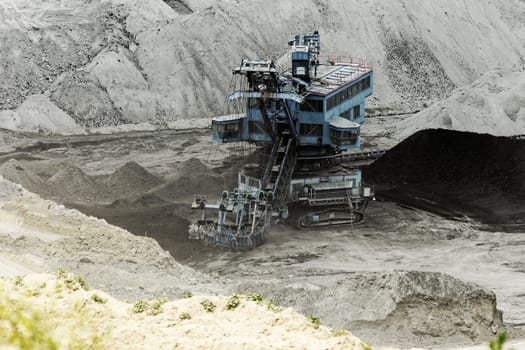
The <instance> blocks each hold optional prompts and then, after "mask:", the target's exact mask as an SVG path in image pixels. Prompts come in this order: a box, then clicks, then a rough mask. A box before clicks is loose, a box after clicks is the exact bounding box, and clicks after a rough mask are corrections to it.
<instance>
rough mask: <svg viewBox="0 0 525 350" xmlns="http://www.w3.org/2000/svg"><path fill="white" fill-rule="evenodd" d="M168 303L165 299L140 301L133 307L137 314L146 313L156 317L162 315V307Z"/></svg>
mask: <svg viewBox="0 0 525 350" xmlns="http://www.w3.org/2000/svg"><path fill="white" fill-rule="evenodd" d="M167 301H168V300H167V299H165V298H162V299H154V300H150V301H146V300H139V301H137V302H136V303H135V304H134V305H133V308H132V312H133V313H135V314H141V313H143V312H146V314H147V315H150V316H155V315H158V314H161V313H162V305H164V304H165V303H166V302H167Z"/></svg>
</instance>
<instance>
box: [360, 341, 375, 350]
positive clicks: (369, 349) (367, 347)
mask: <svg viewBox="0 0 525 350" xmlns="http://www.w3.org/2000/svg"><path fill="white" fill-rule="evenodd" d="M361 348H362V349H363V350H373V349H372V345H370V344H367V343H363V342H361Z"/></svg>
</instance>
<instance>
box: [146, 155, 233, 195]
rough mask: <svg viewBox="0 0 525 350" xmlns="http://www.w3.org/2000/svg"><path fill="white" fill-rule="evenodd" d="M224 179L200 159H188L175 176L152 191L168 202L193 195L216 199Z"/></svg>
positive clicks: (222, 186)
mask: <svg viewBox="0 0 525 350" xmlns="http://www.w3.org/2000/svg"><path fill="white" fill-rule="evenodd" d="M224 186H225V185H224V179H223V178H222V177H221V176H220V175H218V174H216V173H215V172H214V171H213V170H211V169H210V168H208V167H207V166H206V165H205V164H204V163H203V162H202V161H201V160H200V159H197V158H190V159H188V160H187V161H185V162H184V163H182V164H181V165H180V166H179V169H178V171H177V174H176V175H174V176H173V177H171V178H168V179H167V180H166V184H164V185H161V186H160V187H158V188H156V189H154V190H153V193H155V194H157V195H158V196H159V197H160V198H163V199H165V200H168V201H178V200H188V198H189V197H191V196H193V195H194V194H202V195H209V196H212V197H218V196H219V195H220V193H221V191H222V190H223V189H224V188H225V187H224Z"/></svg>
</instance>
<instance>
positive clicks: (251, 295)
mask: <svg viewBox="0 0 525 350" xmlns="http://www.w3.org/2000/svg"><path fill="white" fill-rule="evenodd" d="M245 297H246V299H248V300H251V301H255V302H256V303H257V304H261V303H262V302H263V300H264V299H263V297H262V295H260V294H258V293H248V294H246V295H245Z"/></svg>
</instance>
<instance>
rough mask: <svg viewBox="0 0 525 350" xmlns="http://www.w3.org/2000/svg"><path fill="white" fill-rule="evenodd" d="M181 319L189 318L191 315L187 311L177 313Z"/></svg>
mask: <svg viewBox="0 0 525 350" xmlns="http://www.w3.org/2000/svg"><path fill="white" fill-rule="evenodd" d="M179 318H180V319H181V320H191V315H190V314H189V313H187V312H183V313H181V314H180V315H179Z"/></svg>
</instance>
